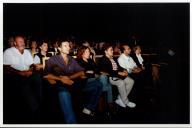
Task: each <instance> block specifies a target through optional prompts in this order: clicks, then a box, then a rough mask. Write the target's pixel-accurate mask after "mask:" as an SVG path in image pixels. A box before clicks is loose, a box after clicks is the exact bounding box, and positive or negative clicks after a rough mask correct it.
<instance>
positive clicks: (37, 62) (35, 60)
mask: <svg viewBox="0 0 192 128" xmlns="http://www.w3.org/2000/svg"><path fill="white" fill-rule="evenodd" d="M40 63H41V61H40V58H39V56H37V55H35V57H34V64H40Z"/></svg>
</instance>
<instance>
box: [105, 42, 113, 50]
mask: <svg viewBox="0 0 192 128" xmlns="http://www.w3.org/2000/svg"><path fill="white" fill-rule="evenodd" d="M110 47H112V48H113V45H111V44H109V43H106V44H104V46H103V49H104V51H106V50H108V49H109V48H110Z"/></svg>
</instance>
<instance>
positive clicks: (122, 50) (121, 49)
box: [120, 43, 129, 53]
mask: <svg viewBox="0 0 192 128" xmlns="http://www.w3.org/2000/svg"><path fill="white" fill-rule="evenodd" d="M125 46H129V45H128V44H125V43H124V44H122V45H121V46H120V51H121V53H123V52H124V50H125Z"/></svg>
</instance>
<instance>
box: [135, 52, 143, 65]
mask: <svg viewBox="0 0 192 128" xmlns="http://www.w3.org/2000/svg"><path fill="white" fill-rule="evenodd" d="M136 56H137V58H138V60H139V63H140V64H141V65H143V58H142V56H141V54H136Z"/></svg>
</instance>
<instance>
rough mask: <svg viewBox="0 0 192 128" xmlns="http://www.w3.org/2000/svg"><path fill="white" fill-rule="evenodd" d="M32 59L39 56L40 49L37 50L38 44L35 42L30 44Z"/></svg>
mask: <svg viewBox="0 0 192 128" xmlns="http://www.w3.org/2000/svg"><path fill="white" fill-rule="evenodd" d="M29 51H30V53H31V55H32V57H33V58H34V57H35V54H37V52H38V48H37V42H36V41H35V40H33V41H31V42H30V49H29Z"/></svg>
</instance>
